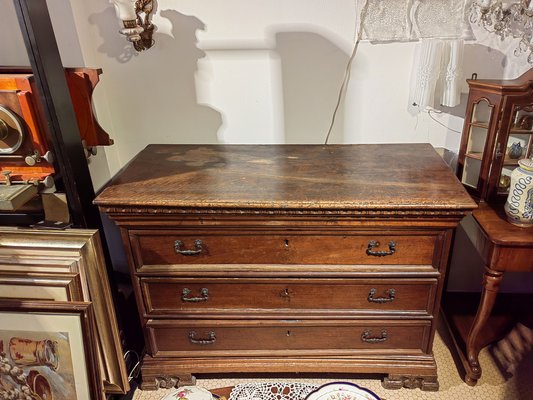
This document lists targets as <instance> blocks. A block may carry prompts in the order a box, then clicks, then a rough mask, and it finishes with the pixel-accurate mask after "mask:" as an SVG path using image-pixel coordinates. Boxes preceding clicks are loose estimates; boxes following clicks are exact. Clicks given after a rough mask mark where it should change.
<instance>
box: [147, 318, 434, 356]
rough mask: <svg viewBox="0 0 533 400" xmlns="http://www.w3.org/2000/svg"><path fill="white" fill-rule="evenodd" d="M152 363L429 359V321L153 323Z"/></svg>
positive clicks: (149, 329)
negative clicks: (392, 355)
mask: <svg viewBox="0 0 533 400" xmlns="http://www.w3.org/2000/svg"><path fill="white" fill-rule="evenodd" d="M146 330H147V334H148V336H149V341H148V342H149V343H150V345H151V355H152V356H153V357H169V356H182V357H194V356H224V355H231V356H241V355H242V356H246V355H255V356H273V355H301V356H316V355H337V356H338V355H350V354H356V353H360V352H361V351H370V352H372V351H375V352H379V353H383V352H393V351H397V350H402V352H404V353H405V352H411V353H413V354H420V353H426V352H427V351H428V349H427V345H428V343H429V336H430V332H431V322H430V321H428V320H413V321H386V320H348V321H347V320H335V321H301V320H300V321H298V320H286V321H269V320H267V321H254V320H249V321H241V320H238V321H231V320H212V321H209V320H207V321H194V320H192V321H176V320H149V321H148V323H147V326H146Z"/></svg>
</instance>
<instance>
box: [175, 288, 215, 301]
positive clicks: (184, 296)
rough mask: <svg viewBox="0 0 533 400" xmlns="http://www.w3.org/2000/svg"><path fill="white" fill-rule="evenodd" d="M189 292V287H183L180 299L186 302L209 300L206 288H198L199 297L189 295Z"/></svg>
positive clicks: (190, 291)
mask: <svg viewBox="0 0 533 400" xmlns="http://www.w3.org/2000/svg"><path fill="white" fill-rule="evenodd" d="M191 293H192V290H191V289H189V288H183V291H182V292H181V301H185V302H187V303H199V302H201V301H207V300H209V290H208V289H207V288H201V289H200V296H199V297H189V295H190V294H191Z"/></svg>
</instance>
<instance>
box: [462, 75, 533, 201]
mask: <svg viewBox="0 0 533 400" xmlns="http://www.w3.org/2000/svg"><path fill="white" fill-rule="evenodd" d="M467 83H468V86H469V88H470V94H469V97H468V105H467V109H466V116H465V123H464V127H463V135H462V140H461V147H460V150H459V159H458V167H457V176H458V177H459V179H460V180H461V182H462V183H463V185H465V187H466V188H467V190H468V191H469V193H470V194H471V195H472V196H473V197H475V198H476V199H478V200H483V201H496V202H499V201H504V200H505V198H506V197H507V194H508V188H509V183H510V175H511V173H512V171H513V169H514V168H516V167H517V166H518V160H519V159H521V158H526V157H531V156H533V135H532V133H533V69H530V70H529V71H527V72H526V73H525V74H523V75H522V76H520V77H519V78H517V79H513V80H487V79H468V80H467ZM513 145H514V147H513V149H515V150H516V149H518V151H515V152H514V154H513V152H511V146H513Z"/></svg>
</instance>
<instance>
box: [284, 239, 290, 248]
mask: <svg viewBox="0 0 533 400" xmlns="http://www.w3.org/2000/svg"><path fill="white" fill-rule="evenodd" d="M285 247H289V239H285Z"/></svg>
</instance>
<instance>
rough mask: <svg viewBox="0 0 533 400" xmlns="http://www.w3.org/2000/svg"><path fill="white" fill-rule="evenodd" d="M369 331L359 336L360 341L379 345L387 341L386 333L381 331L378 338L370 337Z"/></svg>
mask: <svg viewBox="0 0 533 400" xmlns="http://www.w3.org/2000/svg"><path fill="white" fill-rule="evenodd" d="M371 334H372V333H371V331H369V330H366V331H364V332H363V333H362V334H361V340H362V341H363V342H365V343H381V342H384V341H385V340H387V331H386V330H385V329H383V330H382V331H381V336H380V337H371V336H370V335H371Z"/></svg>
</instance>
